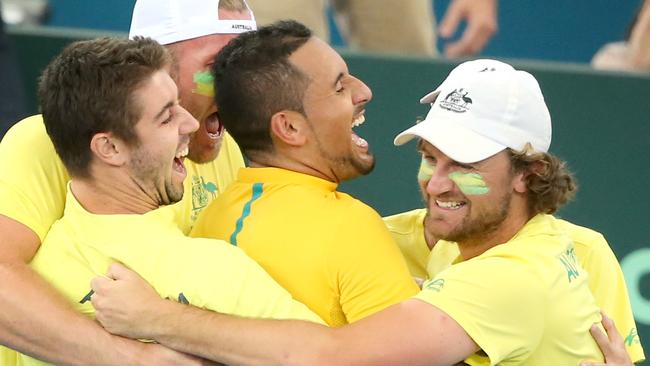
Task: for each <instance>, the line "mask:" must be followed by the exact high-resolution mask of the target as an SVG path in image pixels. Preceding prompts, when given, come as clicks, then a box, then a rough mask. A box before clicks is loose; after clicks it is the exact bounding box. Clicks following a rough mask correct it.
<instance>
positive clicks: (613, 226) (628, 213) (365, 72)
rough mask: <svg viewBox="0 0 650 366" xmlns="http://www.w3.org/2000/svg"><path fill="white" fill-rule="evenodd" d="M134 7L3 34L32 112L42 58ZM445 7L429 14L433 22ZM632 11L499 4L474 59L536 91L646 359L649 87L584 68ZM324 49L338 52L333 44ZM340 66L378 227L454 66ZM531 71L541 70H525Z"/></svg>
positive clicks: (594, 1) (66, 11)
mask: <svg viewBox="0 0 650 366" xmlns="http://www.w3.org/2000/svg"><path fill="white" fill-rule="evenodd" d="M133 2H134V1H133V0H120V1H110V2H107V1H98V0H92V1H91V0H86V1H83V2H77V1H70V0H51V1H50V4H51V9H52V13H51V17H50V19H49V21H48V24H47V25H48V26H54V27H66V28H85V29H91V28H93V29H95V31H88V30H83V31H82V30H71V29H61V28H56V29H52V28H38V27H37V28H10V36H11V38H12V40H13V42H14V45H15V46H16V48H17V51H18V56H19V60H20V64H21V71H22V73H21V75H22V77H23V79H24V81H25V84H26V86H27V92H28V97H29V101H28V102H29V107H30V109H31V111H32V112H36V107H35V105H36V104H35V98H34V86H35V80H36V77H37V75H38V74H39V72H40V70H42V68H43V67H44V66H45V65H46V64H47V62H48V61H49V60H50V59H51V57H52V56H54V55H55V54H56V53H58V52H59V50H60V49H61V47H63V46H64V45H65V44H67V43H68V42H70V41H72V40H75V39H81V38H90V37H94V36H97V35H100V34H107V33H110V32H118V33H117V34H123V33H119V32H124V31H126V30H127V29H128V26H129V21H130V9H131V8H132V5H133ZM448 3H449V1H448V0H445V1H442V0H441V1H437V2H435V8H436V11H437V14H438V15H440V14H443V13H444V8H445V7H446V5H447V4H448ZM637 6H638V2H637V1H633V0H626V1H617V2H613V1H604V0H591V1H587V0H579V1H571V2H568V1H559V0H549V1H545V2H540V1H537V2H535V1H532V0H518V1H512V0H502V1H500V4H499V7H500V9H499V33H498V35H496V36H495V38H494V39H493V40H492V41H491V42H490V44H489V45H488V47H487V48H486V49H485V50H484V51H483V53H482V56H486V57H487V56H489V57H498V58H506V59H509V60H510V61H511V62H513V63H514V64H515V65H516V66H517V67H520V68H524V69H526V70H528V71H530V72H532V73H533V74H534V75H535V76H536V77H537V78H538V79H539V80H540V84H541V86H542V89H543V90H544V92H545V95H546V99H547V102H548V105H549V108H550V110H551V115H552V117H553V124H554V132H553V143H552V145H551V150H552V152H554V153H555V154H557V155H559V156H561V157H562V158H564V159H566V160H568V162H569V165H570V167H571V168H572V170H573V171H574V172H575V173H576V175H577V177H578V181H579V183H580V191H579V193H578V195H577V197H576V199H575V201H574V202H572V203H571V204H569V205H568V206H567V207H565V208H564V209H563V210H562V211H561V212H560V215H561V216H563V217H565V218H568V219H570V220H571V221H574V222H576V223H578V224H581V225H585V226H589V227H592V228H594V229H596V230H598V231H600V232H602V233H603V234H604V235H605V236H606V237H607V239H608V240H609V242H610V244H611V246H612V248H613V249H614V251H615V253H616V254H617V257H618V258H619V260H621V264H622V267H623V269H624V272H625V275H626V279H627V281H628V288H629V290H630V296H631V298H632V303H633V307H634V311H635V316H636V320H637V325H638V327H639V333H640V335H641V338H642V340H643V341H644V342H643V343H644V346H645V347H644V348H645V350H646V353H650V238H648V232H649V230H648V227H650V225H648V221H649V220H648V219H649V218H650V216H649V215H648V208H647V207H648V204H650V168H649V167H648V162H649V159H648V154H649V153H650V123H649V122H650V121H649V119H648V116H650V103H648V102H647V100H648V96H650V77H649V76H648V75H642V74H619V73H612V72H599V71H594V70H592V69H590V68H589V67H588V66H586V65H585V63H586V62H588V61H589V59H590V58H591V56H592V55H593V54H594V53H595V52H596V50H597V49H598V48H599V47H600V46H602V45H603V44H604V43H606V42H611V41H615V40H619V39H622V38H623V36H624V33H625V30H626V27H627V25H628V23H629V21H630V20H631V19H632V17H633V14H634V12H635V11H636V8H637ZM107 31H108V32H107ZM111 34H112V33H111ZM333 42H334V43H335V44H337V45H342V44H343V42H342V41H341V40H340V37H339V36H338V35H336V34H334V39H333ZM344 56H345V58H346V60H347V61H348V63H349V66H350V69H351V71H352V72H353V73H355V74H356V75H357V76H359V77H360V78H361V79H363V80H364V81H366V82H367V84H368V85H369V86H370V87H371V88H372V89H373V92H374V100H373V102H372V104H371V105H370V106H369V108H368V112H367V114H366V117H367V122H366V124H364V125H363V126H361V127H360V128H359V134H360V135H361V136H363V137H364V138H366V139H367V140H368V141H369V143H370V144H371V148H372V149H373V151H374V152H375V154H376V155H377V157H378V164H377V168H376V170H375V172H373V173H372V174H371V175H370V176H368V177H364V178H361V179H358V180H356V181H353V182H349V183H346V184H344V185H343V186H342V188H343V190H346V191H348V192H351V193H352V194H354V195H356V196H357V197H359V198H361V199H362V200H364V201H366V202H367V203H369V204H370V205H372V206H373V207H375V208H376V209H377V210H378V211H379V212H380V213H381V214H382V215H388V214H393V213H396V212H400V211H405V210H410V209H413V208H417V207H420V206H421V205H422V203H421V200H420V198H419V194H418V192H417V187H416V184H415V174H416V170H417V164H418V159H417V155H416V152H415V147H414V146H413V144H411V145H407V146H405V147H402V148H396V147H393V146H392V144H391V141H392V138H393V137H394V135H395V134H396V133H397V132H398V131H400V130H402V129H404V128H406V127H407V126H409V125H410V124H411V123H413V121H414V120H415V119H416V118H417V117H419V116H423V115H424V114H425V113H426V107H425V106H421V105H419V104H418V103H417V100H418V99H419V97H420V96H422V95H424V94H425V93H426V92H428V91H429V90H431V89H432V88H433V87H434V86H435V85H436V84H437V83H439V82H440V81H441V80H442V78H443V77H444V76H445V75H446V74H447V73H448V72H449V70H451V68H453V66H454V65H455V64H457V63H458V61H457V60H456V61H447V60H430V59H422V58H406V57H379V56H373V55H364V54H358V53H351V52H344ZM530 59H537V60H544V62H540V61H524V60H530ZM549 61H550V62H549ZM623 336H624V337H626V336H627V334H623ZM644 365H650V362H646V363H644Z"/></svg>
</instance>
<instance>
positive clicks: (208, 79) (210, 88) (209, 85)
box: [192, 70, 214, 98]
mask: <svg viewBox="0 0 650 366" xmlns="http://www.w3.org/2000/svg"><path fill="white" fill-rule="evenodd" d="M193 81H194V85H195V88H194V89H192V93H194V94H200V95H204V96H206V97H210V98H212V97H214V76H212V73H210V71H209V70H202V71H197V72H195V73H194V77H193Z"/></svg>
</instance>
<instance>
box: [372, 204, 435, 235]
mask: <svg viewBox="0 0 650 366" xmlns="http://www.w3.org/2000/svg"><path fill="white" fill-rule="evenodd" d="M426 213H427V210H426V209H425V208H419V209H415V210H411V211H406V212H401V213H398V214H395V215H391V216H386V217H384V218H383V220H384V223H385V224H386V226H387V227H388V230H389V231H390V232H392V233H395V234H410V233H411V232H412V231H413V229H414V228H415V227H417V226H419V225H422V222H423V220H424V216H425V215H426Z"/></svg>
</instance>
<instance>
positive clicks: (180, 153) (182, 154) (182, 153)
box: [176, 146, 190, 159]
mask: <svg viewBox="0 0 650 366" xmlns="http://www.w3.org/2000/svg"><path fill="white" fill-rule="evenodd" d="M189 151H190V148H189V147H187V146H186V147H185V148H184V149H183V150H181V151H178V152H176V158H177V159H181V158H184V157H186V156H187V153H188V152H189Z"/></svg>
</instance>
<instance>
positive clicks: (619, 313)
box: [384, 59, 645, 362]
mask: <svg viewBox="0 0 650 366" xmlns="http://www.w3.org/2000/svg"><path fill="white" fill-rule="evenodd" d="M487 70H513V68H512V66H510V65H508V64H506V63H503V62H500V61H496V60H489V59H481V60H473V61H467V62H465V63H463V64H461V65H459V66H458V67H456V68H455V69H454V71H453V72H452V73H451V74H450V75H449V77H448V78H447V80H453V79H454V77H455V76H457V75H460V76H462V75H463V74H465V75H468V74H471V73H478V72H485V71H487ZM447 80H446V81H445V82H443V84H442V85H441V86H440V87H438V88H437V89H436V90H435V91H433V92H431V93H429V94H428V95H426V96H424V97H423V98H422V99H421V100H420V102H421V103H423V104H430V103H433V102H434V101H435V100H436V97H437V96H438V94H439V92H440V90H441V89H442V88H444V86H445V83H447V82H448V81H447ZM431 176H432V168H431V167H430V166H429V164H428V163H427V160H426V159H424V158H423V159H422V162H421V165H420V169H419V171H418V183H419V186H420V190H421V192H422V195H423V198H424V201H425V202H426V201H427V200H428V199H427V197H428V194H427V185H428V183H429V179H430V178H431ZM384 222H385V223H386V225H387V226H388V228H389V230H390V231H391V234H393V237H394V239H395V241H396V242H397V243H398V245H399V246H400V249H401V250H402V253H403V254H404V257H405V258H406V259H407V263H408V265H409V270H410V271H411V274H412V275H413V276H414V277H416V278H419V279H421V280H426V279H431V278H434V277H435V276H436V275H437V274H438V273H440V272H441V271H443V270H445V269H447V268H448V267H449V266H451V265H452V264H453V263H455V262H458V261H460V259H459V256H460V251H459V249H458V244H457V243H455V242H451V241H445V240H440V241H438V240H437V238H436V237H435V235H434V234H433V233H432V231H431V230H429V227H432V228H433V230H435V223H434V221H433V220H432V218H431V216H429V215H428V209H427V208H423V209H416V210H412V211H408V212H404V213H400V214H397V215H393V216H389V217H386V218H384ZM557 224H558V226H559V227H561V229H562V230H564V231H565V232H566V234H567V235H568V236H569V237H570V238H571V240H573V242H574V245H575V251H576V256H577V258H578V261H579V262H580V265H581V266H582V267H583V268H584V269H585V270H586V271H587V273H589V288H590V289H591V292H592V294H593V295H594V298H595V299H596V303H597V304H598V306H599V307H600V309H601V310H602V311H603V312H604V313H605V314H607V315H608V316H609V317H611V319H612V320H613V321H614V323H615V324H616V326H617V328H618V329H621V330H622V332H623V333H624V334H625V336H626V337H625V338H626V342H625V344H624V345H621V348H622V347H625V349H626V350H627V352H628V354H629V355H630V357H631V359H632V360H634V362H641V361H643V360H644V359H645V355H644V352H643V347H642V346H641V342H640V339H639V336H638V332H637V328H636V324H635V321H634V314H633V313H632V307H631V304H630V300H629V296H628V293H627V288H626V284H625V278H624V276H623V271H622V270H621V267H620V265H619V263H618V260H617V259H616V256H615V255H614V253H613V251H612V249H611V248H610V246H609V244H608V243H607V240H605V238H604V237H603V235H602V234H600V233H598V232H596V231H594V230H591V229H589V228H586V227H582V226H579V225H576V224H573V223H571V222H568V221H566V220H561V219H558V220H557Z"/></svg>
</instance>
